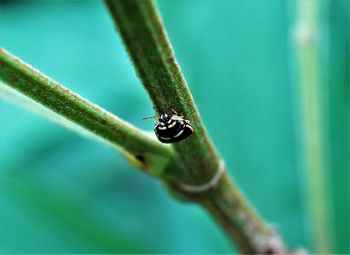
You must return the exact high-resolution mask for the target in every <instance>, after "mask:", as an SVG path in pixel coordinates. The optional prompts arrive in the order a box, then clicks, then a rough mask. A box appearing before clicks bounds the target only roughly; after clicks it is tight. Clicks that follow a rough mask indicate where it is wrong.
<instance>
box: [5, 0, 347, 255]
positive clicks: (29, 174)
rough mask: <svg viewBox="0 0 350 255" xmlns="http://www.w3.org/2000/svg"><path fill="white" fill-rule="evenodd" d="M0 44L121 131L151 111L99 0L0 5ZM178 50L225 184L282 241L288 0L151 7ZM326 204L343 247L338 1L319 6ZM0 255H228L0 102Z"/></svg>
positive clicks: (290, 230)
mask: <svg viewBox="0 0 350 255" xmlns="http://www.w3.org/2000/svg"><path fill="white" fill-rule="evenodd" d="M0 3H1V5H0V7H1V13H0V14H1V15H0V32H1V34H0V35H1V38H0V39H1V46H2V47H4V48H6V49H7V50H9V51H10V52H11V53H13V54H14V55H16V56H18V57H20V58H21V59H23V60H24V61H26V62H27V63H30V64H31V65H32V66H34V67H35V68H37V69H39V70H40V71H42V72H43V73H44V74H46V75H48V76H49V77H51V78H53V79H55V80H57V81H59V82H60V83H62V84H63V85H65V86H66V87H68V88H69V89H71V90H73V91H75V92H77V93H79V94H80V95H82V96H83V97H85V98H87V99H89V100H90V101H92V102H94V103H96V104H98V105H100V106H102V107H104V108H105V109H107V110H109V111H111V112H112V113H114V114H116V115H118V116H120V117H121V118H123V119H125V120H127V121H129V122H131V123H132V124H134V125H136V126H138V127H140V128H142V129H145V130H151V129H152V128H153V122H152V121H143V120H142V118H144V117H147V116H152V115H153V114H154V112H153V109H152V105H151V103H150V101H149V99H148V97H147V95H146V93H145V91H144V90H143V88H142V86H141V85H140V82H139V81H138V80H137V78H136V75H135V73H134V70H133V68H132V66H131V64H130V61H129V59H128V57H127V55H126V52H125V50H124V48H123V45H122V44H121V40H120V38H119V36H118V35H117V34H116V33H115V29H114V25H113V24H112V20H111V18H110V17H109V15H108V12H107V11H106V8H105V6H104V5H103V2H101V1H1V2H0ZM157 3H158V5H159V8H160V12H161V14H162V18H163V20H164V23H165V26H166V29H167V32H168V35H169V37H170V40H171V42H172V44H173V47H174V50H175V53H176V56H177V58H178V61H179V63H180V65H181V67H182V70H183V72H184V74H185V76H186V79H187V81H188V84H189V87H190V89H191V91H192V93H193V97H194V99H195V101H196V103H197V105H198V108H199V111H200V113H201V116H202V118H203V120H204V123H205V124H206V127H207V129H208V131H209V134H210V135H211V138H212V140H213V141H214V143H215V145H216V148H217V149H218V151H219V152H220V154H221V155H222V156H223V158H224V159H225V161H226V164H227V166H228V169H230V174H231V176H232V177H233V178H234V179H235V182H236V183H237V185H239V187H240V188H241V189H242V191H243V192H244V194H245V195H246V196H247V197H248V198H249V200H250V201H251V203H252V204H253V205H254V206H255V207H256V208H257V210H258V211H259V212H260V214H261V215H262V216H263V217H264V218H265V219H266V220H267V221H269V222H271V223H274V224H275V225H276V227H277V228H278V229H279V230H280V232H281V234H282V235H283V237H284V239H285V240H286V242H287V243H288V245H290V246H292V247H306V248H307V249H311V250H313V249H314V247H312V237H311V232H312V231H311V228H312V226H311V225H310V220H309V217H308V214H307V211H306V203H307V200H306V198H305V192H306V188H305V174H304V172H305V171H304V170H305V169H304V167H303V141H302V135H301V133H302V130H301V123H300V121H301V118H300V107H299V104H300V102H299V97H298V84H297V83H298V75H297V67H296V63H297V61H296V59H295V58H296V56H295V47H294V46H293V40H292V31H293V29H294V26H295V16H296V14H295V11H296V6H295V5H296V2H295V1H282V0H281V1H278V0H270V1H267V0H262V1H243V0H220V1H213V0H212V1H207V0H192V1H185V0H181V1H180V0H176V1H175V0H160V1H158V2H157ZM320 7H321V8H320V12H321V15H320V26H321V27H322V29H321V32H322V34H321V39H322V40H320V42H321V43H323V46H322V47H321V48H322V50H323V53H322V56H324V57H322V58H321V61H322V63H321V65H322V70H324V72H322V79H323V81H324V83H323V86H322V92H323V95H325V96H324V98H325V99H324V105H325V106H326V107H325V109H326V110H325V111H324V112H323V115H324V119H325V120H326V124H325V130H326V133H325V135H326V137H325V141H326V142H327V152H328V153H327V162H328V163H327V169H326V170H327V173H326V174H327V180H328V181H329V182H328V185H329V194H330V197H331V198H332V201H327V205H328V206H327V208H328V209H329V211H330V213H331V223H332V227H331V229H329V238H330V240H331V241H332V245H333V249H332V251H333V252H337V253H348V252H349V244H348V242H349V232H348V224H349V220H348V217H349V215H348V213H349V201H348V198H349V196H348V191H349V189H348V188H349V186H348V184H349V182H348V180H349V168H348V163H349V159H348V155H349V151H348V141H349V139H348V138H349V136H348V116H349V115H348V113H349V111H348V105H349V104H348V103H349V97H348V96H349V90H348V89H349V78H348V77H349V76H348V75H349V39H348V38H349V23H348V22H349V19H348V17H349V1H348V0H334V1H331V0H329V1H322V2H321V4H320ZM0 107H1V112H0V114H1V119H0V120H1V133H0V135H1V137H0V138H1V139H0V146H1V154H0V166H1V170H0V252H6V253H8V252H25V253H30V252H35V253H40V252H44V253H84V252H89V253H96V252H99V253H103V252H142V253H146V252H148V253H155V252H167V253H170V252H176V253H181V252H216V253H224V252H231V246H230V244H229V242H228V240H227V239H226V237H225V236H224V234H223V233H222V232H221V230H220V229H219V228H218V227H217V226H216V225H215V223H214V222H213V221H212V219H211V218H210V217H209V216H208V215H207V214H206V213H205V212H204V211H203V210H201V208H199V207H197V206H195V205H192V204H184V203H181V202H178V201H175V200H173V199H172V198H170V196H169V195H168V194H167V193H166V192H165V191H164V189H163V188H162V187H161V185H160V184H159V183H157V182H156V181H154V180H152V179H151V178H149V177H148V176H146V175H144V174H142V173H140V172H139V171H135V170H134V169H133V168H132V167H131V166H129V165H128V164H127V163H126V161H125V160H124V158H122V157H121V156H120V155H119V154H116V153H115V152H114V151H113V150H111V149H110V148H106V147H105V146H103V145H100V144H96V143H95V142H92V141H89V140H86V139H85V138H82V137H79V136H77V135H76V134H73V133H71V132H70V131H67V130H65V129H64V128H62V127H60V126H57V125H55V124H53V123H50V122H48V121H47V120H45V119H42V118H41V117H39V116H36V115H34V114H31V113H29V112H26V111H25V110H22V109H19V108H17V107H15V106H13V105H11V104H9V103H7V102H4V101H0Z"/></svg>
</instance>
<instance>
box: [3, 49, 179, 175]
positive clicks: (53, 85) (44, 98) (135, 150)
mask: <svg viewBox="0 0 350 255" xmlns="http://www.w3.org/2000/svg"><path fill="white" fill-rule="evenodd" d="M0 81H2V83H3V84H1V89H2V93H1V94H2V95H3V96H10V95H11V94H12V95H13V90H15V91H18V92H20V93H22V94H23V95H25V96H27V97H29V98H30V99H32V100H34V101H35V102H37V103H39V104H40V105H42V106H44V107H46V110H45V108H43V107H42V108H41V109H40V107H39V108H38V106H35V105H34V107H36V109H40V111H42V113H44V112H43V111H45V116H50V117H49V118H51V119H52V115H55V114H58V117H57V116H56V117H54V118H55V120H56V121H60V122H64V124H67V121H68V123H69V122H70V124H72V123H73V124H74V129H75V130H79V131H82V130H85V132H86V133H90V134H93V135H94V136H97V137H99V138H100V139H103V140H104V141H105V142H107V143H109V144H112V145H113V146H114V147H118V148H119V149H120V150H121V151H122V152H123V153H124V155H126V156H127V157H128V159H129V160H131V162H132V163H134V164H136V165H137V166H138V167H139V168H142V169H145V170H152V167H156V168H158V167H159V166H160V165H161V163H160V162H162V163H163V164H165V163H166V162H167V161H168V160H169V159H171V158H172V154H173V153H172V150H171V148H170V147H167V146H164V145H162V144H160V143H159V142H157V141H156V140H155V139H153V138H151V137H150V136H148V135H146V134H145V133H143V132H142V131H140V130H138V129H137V128H135V127H133V126H132V125H130V124H129V123H127V122H125V121H123V120H121V119H119V118H118V117H116V116H115V115H113V114H111V113H109V112H107V111H105V110H103V109H101V108H100V107H98V106H96V105H94V104H92V103H90V102H88V101H87V100H86V99H84V98H82V97H80V96H79V95H77V94H75V93H73V92H72V91H70V90H68V89H67V88H65V87H63V86H62V85H60V84H58V83H57V82H55V81H53V80H51V79H50V78H48V77H46V76H44V75H43V74H41V73H40V72H39V71H37V70H35V69H34V68H32V67H30V66H29V65H27V64H25V63H24V62H22V61H20V60H19V59H17V58H16V57H14V56H12V55H11V54H10V53H8V52H7V51H5V50H4V49H0ZM5 84H6V85H5ZM9 88H11V89H9ZM11 90H12V92H11ZM18 100H22V98H20V97H17V101H18ZM22 102H23V101H22ZM27 102H28V101H27ZM29 103H30V101H29ZM43 109H44V110H43ZM48 109H50V110H51V111H50V110H48ZM63 118H65V121H63V120H62V119H63ZM154 170H155V169H154ZM155 171H156V170H155ZM157 171H159V169H158V170H157Z"/></svg>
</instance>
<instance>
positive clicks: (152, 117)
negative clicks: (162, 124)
mask: <svg viewBox="0 0 350 255" xmlns="http://www.w3.org/2000/svg"><path fill="white" fill-rule="evenodd" d="M155 118H156V117H154V116H151V117H146V118H143V119H142V120H149V119H155Z"/></svg>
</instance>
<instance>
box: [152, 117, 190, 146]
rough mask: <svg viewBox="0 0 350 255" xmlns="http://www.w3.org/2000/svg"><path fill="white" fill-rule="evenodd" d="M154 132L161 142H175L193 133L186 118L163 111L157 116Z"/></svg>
mask: <svg viewBox="0 0 350 255" xmlns="http://www.w3.org/2000/svg"><path fill="white" fill-rule="evenodd" d="M154 132H155V133H156V135H157V138H158V140H159V141H161V142H162V143H176V142H179V141H181V140H183V139H185V138H187V137H189V136H190V135H191V134H193V128H192V126H191V124H190V123H189V121H188V120H185V119H183V118H181V117H180V116H177V115H176V114H166V113H165V114H162V115H161V116H160V117H159V119H158V122H157V123H156V126H155V128H154Z"/></svg>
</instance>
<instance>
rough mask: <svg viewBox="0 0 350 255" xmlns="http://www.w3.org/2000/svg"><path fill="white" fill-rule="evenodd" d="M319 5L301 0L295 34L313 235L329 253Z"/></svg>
mask: <svg viewBox="0 0 350 255" xmlns="http://www.w3.org/2000/svg"><path fill="white" fill-rule="evenodd" d="M318 4H319V1H304V0H299V2H298V19H297V22H298V24H297V26H296V34H295V35H296V43H297V57H298V62H299V76H300V82H299V84H300V87H299V90H300V102H301V111H302V116H303V119H302V123H303V140H304V152H305V169H306V179H307V196H308V201H309V202H308V203H309V204H308V209H309V215H310V219H311V223H312V236H313V239H314V240H313V241H314V246H315V249H316V251H317V252H318V253H329V251H330V237H329V233H330V229H331V228H330V226H329V222H328V221H329V217H328V211H327V200H328V199H327V194H328V192H327V188H326V181H325V174H326V173H325V170H326V169H325V168H326V162H325V147H324V139H323V135H324V126H323V125H322V113H321V112H322V110H321V79H320V59H319V55H320V51H319V34H318V28H317V25H318V22H317V21H318V17H317V12H318Z"/></svg>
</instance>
